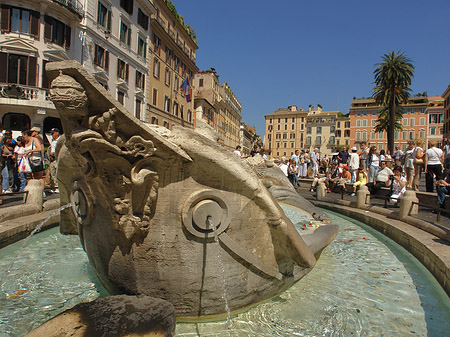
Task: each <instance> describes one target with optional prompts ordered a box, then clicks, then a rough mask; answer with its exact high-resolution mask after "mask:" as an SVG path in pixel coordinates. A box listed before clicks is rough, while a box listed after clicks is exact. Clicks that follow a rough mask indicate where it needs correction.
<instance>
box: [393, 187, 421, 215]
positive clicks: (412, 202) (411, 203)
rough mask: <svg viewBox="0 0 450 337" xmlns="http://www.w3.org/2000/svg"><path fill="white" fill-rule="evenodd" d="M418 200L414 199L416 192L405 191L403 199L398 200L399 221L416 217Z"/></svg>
mask: <svg viewBox="0 0 450 337" xmlns="http://www.w3.org/2000/svg"><path fill="white" fill-rule="evenodd" d="M418 203H419V199H417V197H416V192H415V191H413V190H406V192H405V194H403V197H402V198H401V199H400V209H399V211H398V217H399V219H404V218H405V217H407V216H408V215H417V214H418V213H419V209H418Z"/></svg>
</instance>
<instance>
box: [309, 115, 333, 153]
mask: <svg viewBox="0 0 450 337" xmlns="http://www.w3.org/2000/svg"><path fill="white" fill-rule="evenodd" d="M340 115H341V112H340V111H322V107H320V106H318V107H317V108H315V107H313V106H310V107H309V111H308V117H307V119H306V138H305V140H306V142H305V147H306V148H309V149H310V150H311V151H312V150H313V149H314V148H318V149H319V153H320V154H321V155H324V154H327V155H329V154H331V153H333V152H334V151H335V148H336V136H335V132H336V120H337V118H338V116H340Z"/></svg>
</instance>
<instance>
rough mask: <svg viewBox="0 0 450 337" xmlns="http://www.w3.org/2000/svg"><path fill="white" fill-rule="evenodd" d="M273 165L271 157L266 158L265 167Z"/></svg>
mask: <svg viewBox="0 0 450 337" xmlns="http://www.w3.org/2000/svg"><path fill="white" fill-rule="evenodd" d="M274 165H275V163H274V161H273V159H267V160H266V167H273V166H274Z"/></svg>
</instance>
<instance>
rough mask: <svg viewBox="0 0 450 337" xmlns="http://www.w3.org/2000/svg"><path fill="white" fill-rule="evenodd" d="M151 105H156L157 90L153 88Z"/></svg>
mask: <svg viewBox="0 0 450 337" xmlns="http://www.w3.org/2000/svg"><path fill="white" fill-rule="evenodd" d="M152 103H153V105H157V104H158V89H155V88H153V101H152Z"/></svg>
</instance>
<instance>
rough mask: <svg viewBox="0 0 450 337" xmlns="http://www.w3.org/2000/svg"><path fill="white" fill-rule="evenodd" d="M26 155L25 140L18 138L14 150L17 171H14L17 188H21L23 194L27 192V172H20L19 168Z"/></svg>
mask: <svg viewBox="0 0 450 337" xmlns="http://www.w3.org/2000/svg"><path fill="white" fill-rule="evenodd" d="M24 154H25V139H24V138H23V137H22V136H19V137H17V145H16V147H15V148H14V156H15V163H16V169H15V170H14V172H15V175H16V177H17V179H16V180H17V183H16V186H18V187H19V192H23V191H24V190H25V186H27V176H26V173H25V172H18V168H19V165H20V161H21V160H22V158H23V155H24Z"/></svg>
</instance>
